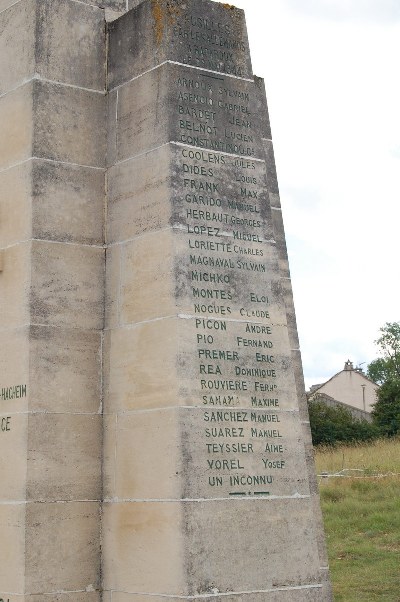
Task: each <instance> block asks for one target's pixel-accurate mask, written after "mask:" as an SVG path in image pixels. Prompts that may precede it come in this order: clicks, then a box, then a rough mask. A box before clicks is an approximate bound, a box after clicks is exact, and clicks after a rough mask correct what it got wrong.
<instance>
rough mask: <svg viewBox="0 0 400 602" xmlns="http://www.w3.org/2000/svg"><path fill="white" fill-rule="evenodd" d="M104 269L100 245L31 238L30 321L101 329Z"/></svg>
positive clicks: (102, 252) (102, 251) (102, 250)
mask: <svg viewBox="0 0 400 602" xmlns="http://www.w3.org/2000/svg"><path fill="white" fill-rule="evenodd" d="M103 272H104V249H102V248H101V247H88V246H83V245H70V244H64V243H50V242H44V241H43V242H42V241H34V242H33V243H32V276H31V277H32V293H31V319H32V322H33V323H35V324H42V325H53V326H69V327H73V328H83V329H98V330H100V329H101V328H102V325H103V293H102V283H103V278H104V274H103Z"/></svg>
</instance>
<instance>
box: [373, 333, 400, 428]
mask: <svg viewBox="0 0 400 602" xmlns="http://www.w3.org/2000/svg"><path fill="white" fill-rule="evenodd" d="M380 332H381V336H380V337H379V338H378V339H377V341H375V342H376V344H377V345H378V347H379V348H380V351H381V354H382V357H379V358H377V359H376V360H373V361H372V362H371V363H370V364H369V366H368V369H367V374H368V376H369V378H371V379H372V380H373V381H375V382H376V383H378V384H380V385H381V386H380V388H379V390H378V392H377V402H376V404H375V406H374V409H373V410H372V416H373V419H374V424H376V426H377V427H378V428H379V429H380V431H381V433H382V435H385V436H388V437H392V436H394V435H396V434H397V433H398V432H400V322H386V324H385V325H384V326H383V327H382V328H380Z"/></svg>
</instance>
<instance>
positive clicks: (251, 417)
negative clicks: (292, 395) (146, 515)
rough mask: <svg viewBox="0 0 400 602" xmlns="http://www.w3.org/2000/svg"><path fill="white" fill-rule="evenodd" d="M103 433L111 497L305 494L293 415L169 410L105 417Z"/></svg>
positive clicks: (301, 453) (303, 466)
mask: <svg viewBox="0 0 400 602" xmlns="http://www.w3.org/2000/svg"><path fill="white" fill-rule="evenodd" d="M219 417H223V418H220V420H219V422H218V418H219ZM239 418H240V419H242V422H240V423H239V422H237V420H239ZM268 420H270V421H268ZM107 431H108V432H107ZM107 431H106V439H107V440H108V442H109V444H108V445H109V448H108V452H107V457H108V458H109V461H111V464H112V470H110V471H109V472H110V475H109V478H108V480H107V482H108V487H107V497H109V498H112V499H118V500H128V499H135V500H141V499H165V500H168V499H216V498H222V499H229V497H231V498H232V497H233V496H241V497H246V496H253V497H265V496H299V495H309V487H308V475H307V470H306V462H305V456H304V450H303V445H302V441H301V436H302V426H301V424H300V421H299V417H298V414H297V413H291V412H290V413H287V412H280V411H275V412H274V411H269V412H266V411H261V410H251V411H250V410H248V409H242V408H234V409H231V410H226V408H225V411H224V410H221V408H218V409H211V408H205V409H202V408H170V409H168V410H158V411H156V412H135V413H134V414H132V415H118V416H116V417H115V420H114V419H113V417H110V420H109V422H108V423H107ZM214 431H217V434H215V433H214ZM275 433H279V437H280V438H279V439H277V438H273V436H274V435H275ZM155 441H157V445H155V444H154V442H155ZM112 446H113V447H114V449H113V450H112Z"/></svg>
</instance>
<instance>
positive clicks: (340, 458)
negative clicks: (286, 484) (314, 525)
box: [316, 440, 400, 602]
mask: <svg viewBox="0 0 400 602" xmlns="http://www.w3.org/2000/svg"><path fill="white" fill-rule="evenodd" d="M316 463H317V470H318V473H319V474H321V473H324V472H327V473H331V474H332V473H337V472H339V471H342V470H343V469H349V468H352V469H354V468H356V469H362V471H363V472H359V471H357V472H345V473H342V474H345V475H350V476H348V477H347V478H343V477H329V478H321V479H320V494H321V505H322V511H323V515H324V523H325V530H326V535H327V544H328V553H329V562H330V567H331V575H332V582H333V588H334V594H335V602H369V601H374V600H379V601H380V602H389V601H390V602H400V476H399V473H400V441H399V440H397V441H395V440H392V441H387V440H385V441H378V442H375V443H372V444H369V445H357V446H341V447H337V448H335V449H331V450H329V449H322V450H317V452H316ZM384 474H385V475H387V476H381V475H384ZM354 475H355V476H354ZM363 475H365V477H363ZM374 475H380V476H374Z"/></svg>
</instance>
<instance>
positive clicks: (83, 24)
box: [35, 0, 106, 91]
mask: <svg viewBox="0 0 400 602" xmlns="http://www.w3.org/2000/svg"><path fill="white" fill-rule="evenodd" d="M93 4H94V2H90V3H88V5H87V6H85V4H83V3H82V2H79V3H78V2H71V1H70V0H41V1H40V2H38V3H37V28H36V40H35V41H36V47H35V55H36V72H37V73H38V74H39V75H40V76H41V77H43V78H44V79H49V80H54V81H57V82H61V83H66V84H72V85H74V86H81V87H84V88H90V89H94V90H100V91H104V89H105V75H106V74H105V62H106V54H105V38H104V13H103V11H101V10H98V9H96V8H95V7H94V6H93Z"/></svg>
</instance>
